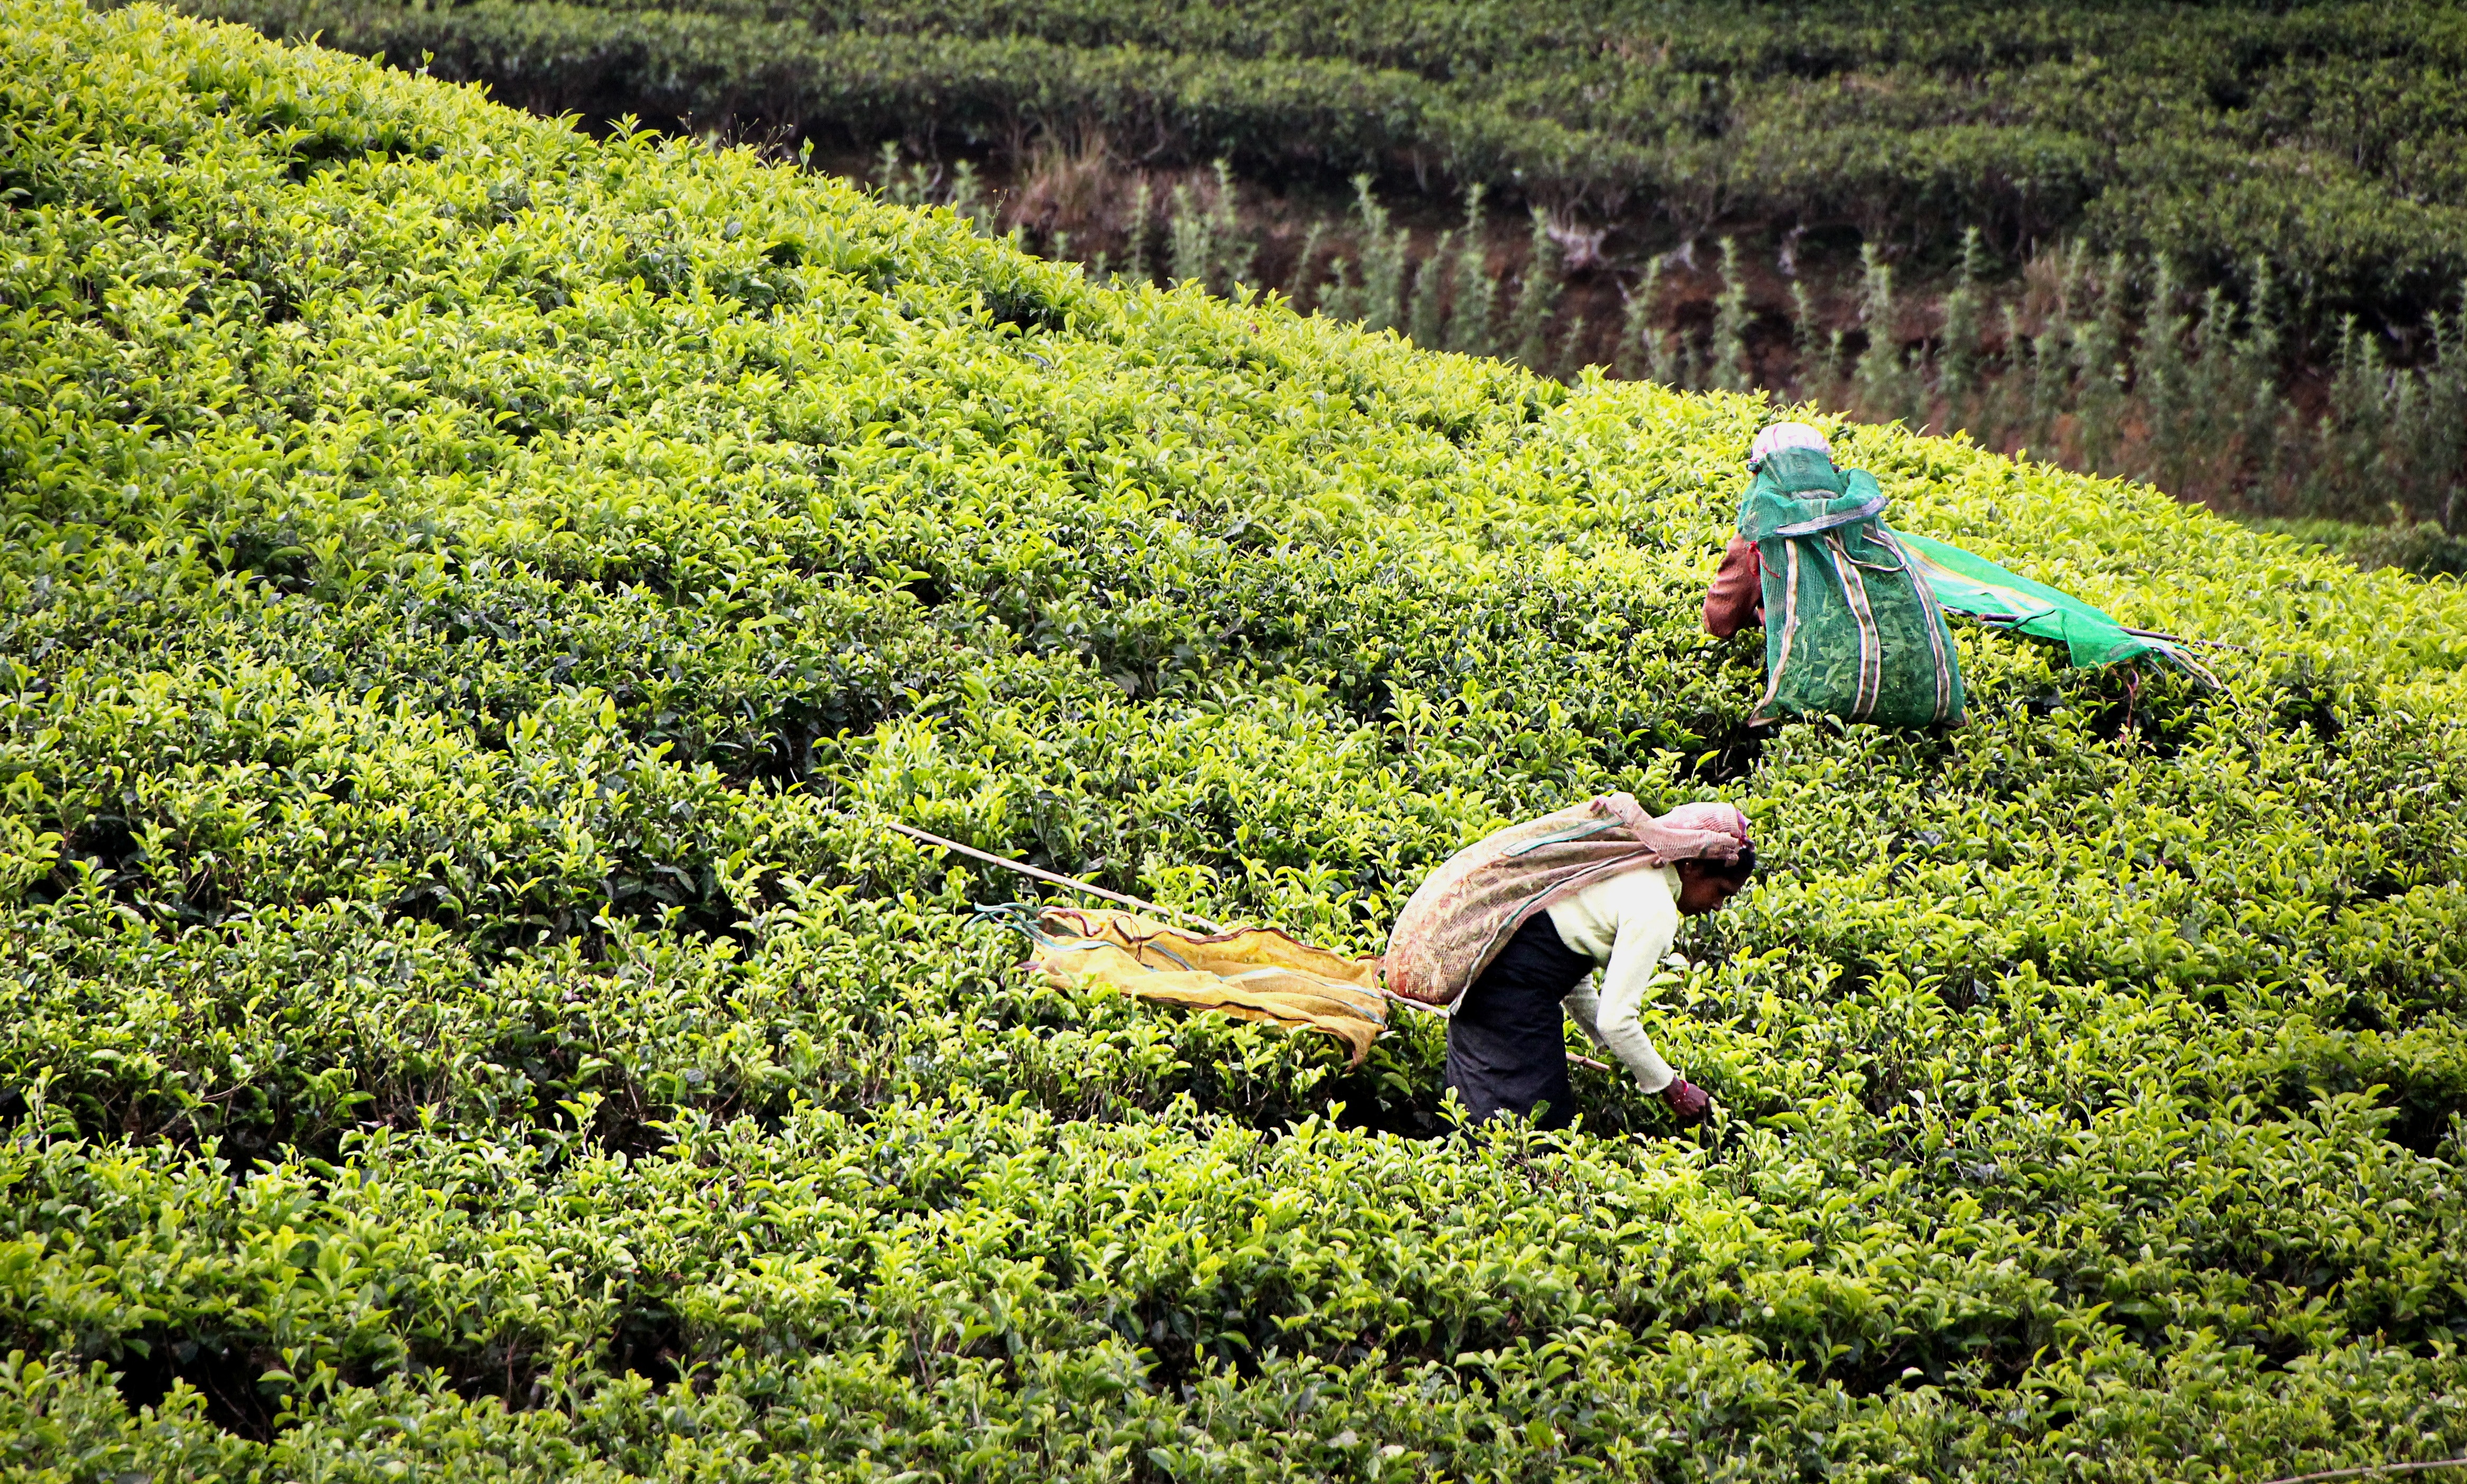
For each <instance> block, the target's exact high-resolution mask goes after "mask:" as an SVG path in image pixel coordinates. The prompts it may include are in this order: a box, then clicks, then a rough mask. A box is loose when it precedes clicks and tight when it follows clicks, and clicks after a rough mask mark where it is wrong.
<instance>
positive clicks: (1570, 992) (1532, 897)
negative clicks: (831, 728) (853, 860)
mask: <svg viewBox="0 0 2467 1484" xmlns="http://www.w3.org/2000/svg"><path fill="white" fill-rule="evenodd" d="M887 822H888V823H889V825H890V827H891V828H892V829H894V830H895V831H897V832H899V833H900V834H903V835H906V836H908V837H910V838H911V839H915V840H917V841H920V842H923V843H927V844H931V845H937V846H939V847H942V848H944V849H949V850H954V851H957V852H959V853H961V854H964V855H968V856H971V857H974V858H975V859H978V860H981V861H985V862H987V863H989V864H991V865H995V866H1002V867H1004V868H1005V869H1008V870H1013V871H1017V872H1019V873H1021V874H1023V875H1027V876H1030V877H1033V878H1035V879H1037V880H1041V881H1048V882H1052V883H1054V884H1056V885H1060V886H1065V887H1069V888H1073V889H1075V890H1079V891H1085V892H1088V893H1090V894H1092V895H1095V896H1098V897H1101V898H1103V899H1105V900H1107V901H1112V902H1118V903H1120V904H1122V905H1123V906H1125V907H1129V908H1132V909H1135V910H1136V911H1092V910H1083V909H1079V908H1069V907H1049V908H1046V909H1044V910H1042V911H1021V910H1014V911H1012V912H1010V913H1008V914H1007V915H1009V916H1011V918H1012V921H1013V924H1014V925H1015V926H1018V927H1020V928H1021V929H1022V930H1023V931H1024V932H1026V933H1028V935H1029V937H1030V941H1031V943H1032V944H1033V945H1034V946H1033V949H1032V951H1031V953H1030V957H1029V960H1028V966H1029V967H1031V968H1034V969H1037V970H1039V971H1041V972H1042V973H1043V974H1044V975H1045V976H1046V977H1047V978H1049V979H1051V980H1052V981H1053V982H1055V983H1057V984H1064V985H1072V986H1088V985H1098V984H1101V985H1107V986H1110V987H1113V988H1116V989H1119V990H1121V991H1123V992H1125V993H1128V994H1132V995H1136V996H1138V997H1140V998H1142V999H1146V1000H1151V1001H1160V1002H1164V1003H1171V1004H1179V1005H1184V1006H1186V1007H1189V1008H1194V1009H1205V1010H1212V1011H1216V1012H1219V1013H1222V1014H1227V1015H1232V1016H1235V1017H1237V1018H1240V1019H1246V1020H1261V1021H1272V1022H1275V1023H1279V1024H1284V1025H1288V1026H1293V1027H1295V1028H1299V1029H1309V1030H1317V1031H1321V1032H1324V1033H1325V1034H1328V1035H1331V1036H1334V1037H1336V1038H1337V1039H1339V1040H1341V1041H1343V1042H1345V1043H1346V1045H1347V1046H1348V1047H1349V1048H1350V1049H1351V1051H1352V1053H1353V1059H1354V1061H1355V1062H1356V1063H1357V1064H1358V1063H1359V1062H1360V1061H1361V1060H1362V1058H1363V1057H1364V1056H1365V1055H1366V1054H1368V1052H1369V1048H1370V1044H1371V1043H1372V1042H1373V1041H1374V1040H1376V1039H1377V1037H1378V1035H1379V1033H1380V1032H1381V1031H1382V1030H1384V1029H1385V1028H1386V1026H1387V1024H1388V1015H1389V1012H1390V1009H1391V1008H1392V1006H1395V1005H1400V1004H1401V1005H1407V1006H1411V1007H1413V1008H1415V1009H1416V1010H1422V1011H1427V1012H1432V1013H1440V1014H1446V1015H1447V1016H1448V1018H1449V1020H1448V1053H1447V1064H1446V1074H1445V1075H1446V1085H1447V1086H1448V1087H1449V1088H1450V1089H1453V1090H1454V1091H1455V1092H1456V1093H1457V1096H1458V1098H1459V1099H1460V1101H1461V1102H1462V1103H1463V1104H1464V1106H1465V1108H1466V1110H1467V1112H1468V1113H1470V1114H1471V1116H1472V1117H1473V1118H1474V1119H1475V1120H1476V1121H1482V1120H1486V1119H1489V1118H1493V1117H1497V1116H1500V1115H1502V1114H1511V1113H1512V1114H1515V1115H1517V1116H1531V1117H1534V1118H1535V1120H1536V1121H1537V1122H1538V1123H1539V1124H1540V1125H1541V1126H1543V1127H1547V1128H1559V1127H1565V1126H1566V1125H1567V1124H1568V1123H1569V1122H1570V1121H1571V1120H1572V1119H1573V1116H1574V1113H1575V1103H1574V1094H1573V1090H1572V1088H1571V1087H1570V1084H1569V1079H1568V1065H1569V1064H1570V1063H1571V1062H1573V1063H1575V1064H1577V1065H1580V1066H1587V1067H1593V1068H1599V1069H1601V1070H1609V1069H1610V1068H1607V1067H1605V1066H1604V1065H1603V1064H1602V1063H1600V1062H1596V1061H1593V1060H1591V1059H1589V1058H1586V1057H1582V1056H1577V1055H1575V1054H1573V1053H1572V1052H1570V1051H1568V1050H1567V1046H1566V1040H1565V1032H1564V1030H1563V1028H1562V1021H1563V1017H1564V1019H1568V1020H1573V1021H1574V1022H1575V1023H1577V1025H1579V1026H1580V1027H1582V1028H1583V1029H1584V1031H1585V1032H1586V1033H1587V1035H1589V1036H1590V1037H1592V1038H1593V1039H1594V1040H1595V1041H1596V1042H1597V1043H1598V1044H1600V1045H1601V1046H1605V1047H1607V1048H1608V1049H1609V1050H1610V1052H1611V1053H1612V1054H1613V1055H1614V1056H1616V1057H1617V1058H1618V1060H1619V1062H1620V1063H1622V1064H1623V1065H1625V1066H1626V1067H1627V1068H1628V1069H1629V1070H1630V1071H1631V1072H1633V1073H1634V1074H1635V1076H1636V1079H1637V1082H1638V1085H1639V1086H1640V1087H1641V1088H1642V1089H1643V1090H1644V1091H1648V1092H1652V1093H1657V1094H1659V1095H1660V1096H1661V1097H1662V1099H1663V1101H1664V1104H1665V1105H1666V1106H1668V1107H1669V1109H1670V1110H1671V1112H1672V1113H1673V1114H1675V1115H1676V1116H1677V1117H1678V1118H1679V1119H1680V1120H1681V1121H1682V1122H1683V1123H1687V1122H1695V1121H1698V1120H1701V1119H1703V1118H1705V1117H1707V1116H1709V1115H1710V1113H1711V1112H1712V1099H1711V1097H1710V1096H1709V1095H1708V1094H1707V1093H1706V1092H1705V1091H1704V1090H1702V1089H1700V1088H1698V1087H1696V1086H1695V1085H1694V1084H1692V1083H1690V1082H1688V1081H1687V1080H1686V1078H1684V1077H1681V1076H1679V1075H1678V1074H1677V1073H1676V1072H1675V1071H1673V1070H1672V1069H1671V1068H1670V1066H1669V1065H1668V1064H1667V1063H1666V1062H1664V1060H1663V1059H1662V1057H1661V1055H1660V1053H1659V1052H1657V1051H1656V1050H1655V1049H1654V1046H1653V1043H1652V1041H1651V1040H1650V1039H1649V1038H1648V1037H1647V1036H1646V1035H1645V1033H1644V1030H1643V1028H1642V1026H1641V1024H1640V1023H1639V1014H1640V1011H1641V1008H1642V1005H1643V1002H1644V996H1645V992H1646V989H1647V987H1648V985H1649V984H1650V982H1651V980H1652V978H1653V974H1654V971H1655V969H1656V968H1657V967H1658V966H1659V965H1660V963H1661V961H1662V959H1663V956H1664V955H1665V954H1667V953H1668V952H1669V950H1670V943H1671V939H1672V937H1673V935H1674V934H1675V933H1677V931H1678V926H1679V919H1680V917H1681V916H1682V915H1684V914H1691V913H1697V912H1708V911H1713V910H1715V909H1716V908H1718V907H1720V906H1721V905H1722V903H1723V902H1725V901H1727V900H1728V899H1729V898H1730V897H1731V895H1732V894H1733V893H1734V892H1736V891H1737V890H1739V888H1741V887H1742V886H1743V885H1745V883H1746V882H1747V880H1748V878H1749V876H1750V874H1751V873H1752V872H1753V871H1754V866H1755V847H1754V843H1752V842H1751V841H1750V839H1749V834H1748V822H1747V818H1746V816H1744V815H1742V814H1741V813H1740V812H1739V811H1738V810H1737V809H1735V808H1733V807H1732V806H1731V805H1729V804H1687V805H1683V806H1682V807H1680V808H1678V809H1675V810H1673V811H1671V812H1670V813H1669V814H1666V815H1664V816H1662V817H1661V818H1660V819H1656V818H1654V817H1653V816H1651V815H1648V814H1646V813H1645V812H1644V810H1643V808H1642V807H1641V806H1640V805H1639V804H1638V803H1637V801H1636V799H1635V798H1634V797H1632V796H1630V795H1627V794H1611V795H1605V796H1602V797H1599V798H1591V799H1588V800H1586V801H1585V802H1584V803H1581V804H1578V805H1575V806H1573V808H1569V809H1563V810H1560V811H1558V812H1557V813H1554V814H1550V815H1546V816H1544V817H1542V818H1541V819H1538V820H1531V821H1526V822H1524V823H1521V824H1511V825H1508V826H1506V827H1505V828H1504V829H1501V830H1498V831H1495V832H1493V833H1492V834H1490V835H1488V836H1485V837H1484V838H1483V839H1482V840H1480V841H1478V842H1476V843H1473V844H1471V845H1468V846H1466V847H1465V848H1464V849H1462V850H1460V851H1458V852H1457V853H1456V854H1455V855H1453V856H1451V857H1450V858H1449V859H1448V860H1447V861H1446V862H1445V863H1444V864H1443V865H1441V866H1439V868H1438V869H1437V870H1436V871H1434V872H1432V873H1431V875H1430V876H1429V877H1428V878H1427V879H1425V880H1424V881H1423V883H1422V885H1421V887H1420V888H1418V889H1416V890H1415V893H1414V895H1413V897H1412V899H1411V900H1409V901H1408V902H1407V903H1406V904H1405V909H1404V911H1402V912H1401V913H1400V914H1399V915H1398V917H1397V920H1396V924H1395V928H1394V930H1393V931H1392V933H1391V934H1390V937H1389V942H1388V953H1387V955H1386V956H1385V957H1384V958H1372V959H1364V958H1352V957H1347V956H1344V955H1341V954H1336V953H1332V952H1330V951H1328V950H1326V949H1323V948H1318V947H1314V946H1313V945H1310V944H1307V943H1302V942H1300V941H1298V940H1297V939H1294V938H1292V937H1290V936H1288V935H1286V934H1285V933H1279V932H1278V931H1276V930H1275V929H1271V928H1238V929H1231V930H1229V929H1226V928H1223V927H1221V926H1219V925H1218V924H1216V923H1213V922H1210V921H1208V920H1207V919H1205V918H1198V917H1193V916H1191V915H1190V914H1188V913H1184V912H1178V911H1174V910H1172V909H1169V908H1165V907H1160V906H1158V905H1156V904H1154V903H1150V902H1144V901H1142V900H1140V899H1139V898H1136V897H1130V896H1125V895H1123V894H1121V893H1120V892H1114V891H1108V890H1105V889H1104V888H1099V887H1095V886H1092V885H1090V884H1088V883H1086V882H1082V881H1078V880H1075V879H1074V878H1072V877H1069V876H1064V875H1061V874H1059V873H1057V872H1052V871H1047V870H1043V869H1040V868H1039V867H1036V866H1028V865H1025V864H1024V863H1021V862H1017V861H1011V860H1008V859H1006V858H1005V857H1002V856H998V855H994V854H991V853H989V852H986V851H983V850H979V849H977V848H976V847H974V846H971V845H965V844H962V843H959V842H958V841H953V840H946V839H944V838H943V837H941V836H939V835H932V834H928V833H926V832H925V831H923V830H919V829H917V828H916V827H914V826H912V825H908V824H904V823H900V822H898V821H887ZM987 911H996V912H999V911H1002V910H1000V909H989V910H987ZM1164 918H1180V919H1182V920H1183V921H1185V922H1188V923H1189V924H1190V927H1189V928H1176V927H1172V926H1169V925H1168V924H1167V923H1166V922H1165V921H1161V920H1159V919H1164ZM1194 930H1195V931H1194ZM1596 971H1598V973H1599V976H1600V985H1599V988H1598V989H1596V988H1595V987H1593V986H1592V984H1591V983H1590V982H1589V981H1590V980H1592V979H1593V978H1594V977H1595V975H1596ZM1383 978H1384V980H1385V982H1384V983H1383V982H1382V979H1383Z"/></svg>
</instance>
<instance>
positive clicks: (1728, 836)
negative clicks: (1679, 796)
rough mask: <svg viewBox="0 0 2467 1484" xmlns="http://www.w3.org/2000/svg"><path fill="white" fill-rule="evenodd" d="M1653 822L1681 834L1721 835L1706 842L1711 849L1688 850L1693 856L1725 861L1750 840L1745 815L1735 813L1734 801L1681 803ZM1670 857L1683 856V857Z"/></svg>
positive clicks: (1736, 806)
mask: <svg viewBox="0 0 2467 1484" xmlns="http://www.w3.org/2000/svg"><path fill="white" fill-rule="evenodd" d="M1653 822H1654V823H1656V824H1659V825H1661V826H1662V827H1663V828H1664V829H1665V830H1670V831H1673V832H1675V833H1679V834H1682V835H1712V836H1720V837H1723V838H1722V839H1721V840H1720V841H1719V842H1713V841H1708V842H1707V844H1709V845H1710V846H1712V848H1709V849H1702V850H1696V851H1691V852H1689V854H1693V855H1697V856H1708V855H1709V856H1715V857H1718V858H1720V859H1723V860H1729V859H1732V858H1734V857H1736V856H1737V855H1738V853H1739V847H1740V846H1741V845H1749V844H1754V840H1752V839H1751V838H1750V837H1749V835H1748V817H1747V816H1746V815H1744V814H1742V813H1740V812H1739V807H1738V805H1736V804H1724V803H1711V804H1681V805H1680V806H1679V807H1678V808H1676V809H1673V810H1671V811H1670V812H1669V813H1668V814H1665V815H1664V816H1663V817H1662V818H1660V819H1658V820H1656V821H1653ZM1674 858H1676V859H1686V857H1685V856H1675V857H1674Z"/></svg>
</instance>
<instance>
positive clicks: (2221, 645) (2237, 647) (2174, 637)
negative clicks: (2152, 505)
mask: <svg viewBox="0 0 2467 1484" xmlns="http://www.w3.org/2000/svg"><path fill="white" fill-rule="evenodd" d="M1945 612H1947V613H1960V614H1961V616H1962V617H1963V618H1976V619H1978V620H1979V621H1980V622H1981V623H2020V622H2021V621H2022V620H2024V619H2025V618H2035V617H2037V615H2034V614H2026V613H1962V612H1961V610H1960V609H1958V608H1948V609H1946V610H1945ZM2116 627H2117V628H2119V629H2124V632H2125V633H2127V634H2130V635H2132V636H2133V637H2134V638H2135V639H2155V640H2158V641H2161V643H2168V644H2200V645H2203V646H2204V647H2206V648H2209V649H2232V650H2234V651H2236V652H2237V653H2238V654H2253V653H2256V652H2257V651H2256V650H2254V649H2253V647H2252V645H2250V644H2230V643H2229V642H2228V641H2226V640H2223V639H2186V638H2185V637H2184V635H2182V634H2165V633H2161V632H2160V631H2159V630H2157V629H2135V628H2126V627H2125V625H2123V624H2121V623H2119V624H2117V625H2116Z"/></svg>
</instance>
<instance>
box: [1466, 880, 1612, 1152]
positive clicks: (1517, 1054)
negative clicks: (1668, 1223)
mask: <svg viewBox="0 0 2467 1484" xmlns="http://www.w3.org/2000/svg"><path fill="white" fill-rule="evenodd" d="M1593 968H1594V961H1593V960H1592V959H1590V958H1588V957H1586V956H1584V955H1582V954H1579V953H1577V952H1576V951H1575V950H1574V949H1573V948H1570V947H1569V946H1568V945H1567V944H1566V943H1564V942H1562V941H1560V938H1559V930H1558V929H1556V928H1554V927H1552V926H1551V925H1550V913H1548V912H1535V913H1534V914H1533V915H1532V916H1531V917H1530V918H1528V919H1527V921H1526V924H1525V926H1524V927H1522V928H1519V929H1517V930H1516V936H1514V937H1512V938H1510V939H1508V941H1507V947H1506V948H1505V949H1504V950H1502V951H1501V952H1500V955H1499V956H1498V957H1497V958H1494V959H1492V960H1491V963H1490V967H1489V968H1487V969H1484V970H1483V971H1482V978H1478V979H1476V980H1474V984H1473V988H1471V989H1468V990H1466V991H1465V994H1464V999H1462V1000H1461V1001H1458V1003H1457V1008H1456V1014H1455V1015H1453V1016H1451V1017H1450V1018H1449V1020H1448V1069H1447V1085H1448V1086H1449V1087H1451V1088H1454V1089H1455V1090H1456V1093H1457V1096H1458V1097H1459V1098H1460V1100H1462V1102H1463V1103H1464V1105H1465V1111H1466V1112H1467V1113H1469V1114H1470V1115H1471V1116H1472V1118H1473V1121H1475V1122H1477V1123H1480V1122H1482V1121H1484V1120H1486V1119H1489V1118H1494V1117H1497V1116H1498V1115H1499V1114H1501V1113H1515V1114H1516V1115H1517V1116H1519V1117H1527V1116H1531V1115H1532V1114H1533V1112H1534V1110H1535V1108H1537V1107H1539V1108H1541V1110H1542V1112H1541V1113H1540V1115H1539V1116H1538V1117H1535V1118H1534V1122H1535V1124H1536V1125H1537V1126H1538V1127H1541V1128H1546V1129H1564V1128H1566V1127H1567V1126H1568V1124H1569V1121H1570V1120H1571V1119H1573V1118H1574V1117H1575V1115H1576V1101H1575V1093H1574V1091H1573V1090H1572V1089H1570V1087H1569V1086H1568V1038H1567V1034H1566V1032H1565V1031H1564V1030H1562V1029H1561V1026H1560V1022H1561V1018H1562V1012H1561V1011H1560V1009H1559V1001H1562V1000H1564V999H1566V998H1567V997H1568V992H1569V991H1570V990H1573V989H1574V988H1575V987H1576V986H1577V985H1578V984H1579V983H1582V982H1583V981H1584V978H1585V976H1586V975H1587V974H1590V973H1592V972H1593Z"/></svg>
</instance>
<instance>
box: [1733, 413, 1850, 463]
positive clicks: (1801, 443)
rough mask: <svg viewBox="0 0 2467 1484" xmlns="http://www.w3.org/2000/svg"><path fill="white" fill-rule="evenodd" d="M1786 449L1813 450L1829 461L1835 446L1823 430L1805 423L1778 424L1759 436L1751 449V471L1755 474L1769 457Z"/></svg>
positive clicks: (1749, 452)
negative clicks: (1758, 467)
mask: <svg viewBox="0 0 2467 1484" xmlns="http://www.w3.org/2000/svg"><path fill="white" fill-rule="evenodd" d="M1785 448H1812V449H1814V450H1816V451H1817V452H1818V453H1820V454H1822V455H1823V456H1824V457H1825V458H1827V459H1830V458H1832V457H1833V444H1832V442H1831V440H1829V439H1827V438H1825V436H1824V434H1823V432H1822V430H1821V429H1818V428H1812V427H1809V426H1808V425H1807V424H1806V423H1803V422H1777V423H1775V424H1774V425H1773V426H1772V427H1770V428H1767V429H1765V430H1764V431H1763V432H1761V433H1759V434H1757V435H1756V440H1755V442H1754V444H1752V445H1751V446H1750V447H1749V449H1748V468H1749V470H1750V471H1751V472H1753V471H1754V470H1755V469H1756V468H1757V466H1759V465H1761V464H1762V463H1763V462H1764V461H1765V460H1766V458H1767V457H1768V456H1770V455H1773V454H1777V453H1780V452H1781V451H1782V450H1783V449H1785Z"/></svg>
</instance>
